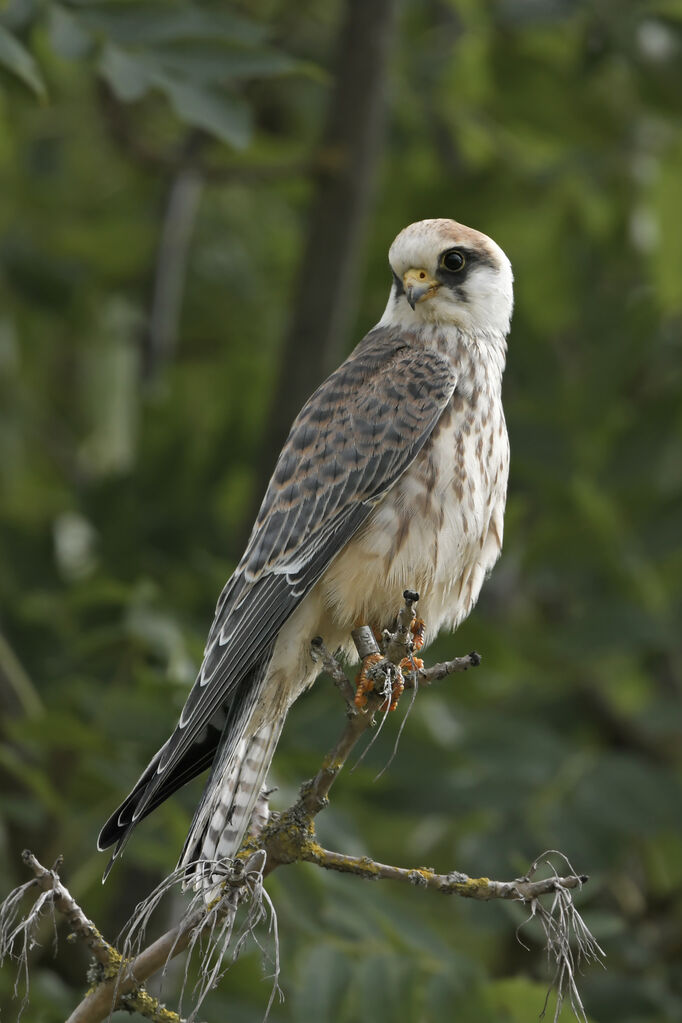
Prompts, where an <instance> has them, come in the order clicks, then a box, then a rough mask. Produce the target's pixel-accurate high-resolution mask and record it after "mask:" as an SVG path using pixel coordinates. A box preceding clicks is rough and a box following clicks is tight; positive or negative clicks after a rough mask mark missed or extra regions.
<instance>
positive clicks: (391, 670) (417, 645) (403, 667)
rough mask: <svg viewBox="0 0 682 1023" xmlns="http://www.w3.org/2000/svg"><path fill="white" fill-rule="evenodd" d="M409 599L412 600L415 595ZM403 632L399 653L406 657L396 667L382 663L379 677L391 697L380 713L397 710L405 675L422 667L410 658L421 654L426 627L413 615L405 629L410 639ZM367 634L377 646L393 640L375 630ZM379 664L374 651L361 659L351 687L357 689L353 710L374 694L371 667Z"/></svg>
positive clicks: (379, 658)
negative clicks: (383, 678)
mask: <svg viewBox="0 0 682 1023" xmlns="http://www.w3.org/2000/svg"><path fill="white" fill-rule="evenodd" d="M413 596H414V597H416V594H414V595H413ZM407 608H408V613H409V611H410V610H411V606H410V605H407ZM404 610H405V609H403V611H404ZM403 629H404V630H405V631H404V632H403V636H404V637H405V638H404V639H403V640H402V646H403V649H406V650H407V651H408V653H407V656H406V657H403V659H402V660H401V661H400V663H399V664H396V663H395V662H393V663H392V664H391V663H390V662H385V667H386V671H384V672H383V674H384V675H386V676H387V677H388V678H390V681H391V696H390V699H389V698H388V696H387V699H386V700H385V701H384V703H383V704H382V705H381V707H380V708H379V711H380V712H382V711H386V710H395V709H396V707H397V706H398V700H399V699H400V697H401V695H402V693H403V690H404V689H405V674H406V673H408V672H409V673H412V672H415V671H419V669H420V668H423V667H424V662H423V661H422V659H421V658H420V657H415V656H414V651H415V650H421V648H422V647H423V646H424V638H425V634H426V625H425V624H424V620H423V619H422V618H417V617H416V615H415V616H414V617H413V618H412V620H411V622H410V624H409V626H408V629H409V633H411V638H410V639H407V637H406V631H407V630H406V629H405V626H403ZM371 631H372V633H373V634H374V636H375V638H376V640H377V645H379V644H382V643H384V644H385V643H386V642H387V641H391V640H394V639H395V638H396V637H395V636H393V635H392V634H391V633H390V632H389V631H388V630H387V631H386V632H385V633H382V632H380V631H379V630H378V629H377V628H372V629H371ZM397 635H398V633H396V636H397ZM381 649H382V650H385V649H386V647H385V646H384V645H382V647H381ZM381 661H385V658H384V656H383V655H382V654H380V653H377V652H376V648H375V651H374V652H372V653H369V654H367V655H366V656H365V657H363V659H362V665H361V667H360V671H359V672H358V674H357V676H356V679H355V684H356V686H357V691H356V693H355V706H356V707H365V706H366V704H367V696H368V694H369V693H371V692H374V691H376V688H377V681H378V678H377V671H376V670H375V665H377V664H379V663H380V662H381Z"/></svg>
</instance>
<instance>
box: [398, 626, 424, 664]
mask: <svg viewBox="0 0 682 1023" xmlns="http://www.w3.org/2000/svg"><path fill="white" fill-rule="evenodd" d="M410 632H411V633H412V650H421V648H422V647H423V646H424V639H425V637H426V623H425V622H424V619H423V618H416V617H415V618H413V619H412V621H411V622H410ZM400 667H401V669H402V671H404V672H412V671H419V669H420V668H423V667H424V662H423V661H422V659H421V657H415V656H414V654H413V653H412V651H410V653H409V655H408V656H407V657H403V659H402V661H401V662H400Z"/></svg>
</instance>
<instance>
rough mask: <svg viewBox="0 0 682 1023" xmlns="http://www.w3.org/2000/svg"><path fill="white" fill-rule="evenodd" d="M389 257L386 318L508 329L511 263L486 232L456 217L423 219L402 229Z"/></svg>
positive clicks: (405, 322) (413, 323)
mask: <svg viewBox="0 0 682 1023" xmlns="http://www.w3.org/2000/svg"><path fill="white" fill-rule="evenodd" d="M388 259H389V262H390V264H391V270H392V271H393V288H392V289H391V295H390V298H389V301H388V305H387V307H386V312H385V313H384V315H383V317H382V320H381V323H382V324H385V325H388V324H389V323H390V324H393V325H400V326H403V327H404V326H408V325H409V326H413V327H414V326H423V325H426V324H442V325H443V326H455V327H458V328H459V329H460V330H462V331H465V332H466V333H470V334H479V333H488V332H491V331H492V332H496V333H501V334H506V333H507V331H508V330H509V322H510V320H511V314H512V307H513V304H514V297H513V291H512V281H513V275H512V269H511V264H510V262H509V260H508V259H507V257H506V256H505V254H504V252H503V251H502V249H501V248H500V247H499V245H497V244H496V243H495V242H494V241H493V240H492V238H488V237H487V235H485V234H481V233H480V231H474V230H473V229H472V228H470V227H464V225H463V224H458V223H457V222H456V221H454V220H420V221H418V222H417V223H416V224H410V226H409V227H406V228H405V230H404V231H401V232H400V234H399V235H398V237H397V238H396V239H395V241H394V242H393V244H392V245H391V248H390V250H389V254H388Z"/></svg>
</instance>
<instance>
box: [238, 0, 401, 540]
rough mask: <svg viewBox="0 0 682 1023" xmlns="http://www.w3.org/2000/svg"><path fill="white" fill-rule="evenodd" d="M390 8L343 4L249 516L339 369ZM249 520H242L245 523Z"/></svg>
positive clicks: (374, 142) (376, 142)
mask: <svg viewBox="0 0 682 1023" xmlns="http://www.w3.org/2000/svg"><path fill="white" fill-rule="evenodd" d="M395 8H396V0H346V4H345V8H344V12H343V24H342V26H341V29H340V34H339V42H338V51H337V58H336V76H335V82H334V87H333V91H332V95H331V99H330V104H329V110H328V113H327V121H326V125H325V128H324V132H323V136H322V141H321V143H320V148H319V151H318V153H317V159H316V160H315V161H314V165H315V166H316V167H318V168H319V170H318V171H317V179H316V182H315V190H314V194H313V198H312V202H311V206H310V214H309V218H308V227H307V237H306V239H305V243H304V248H303V256H302V260H301V264H300V267H299V271H298V279H297V283H296V285H295V297H294V301H293V309H292V313H291V319H290V322H289V326H288V329H287V333H286V338H285V341H284V345H283V349H282V356H281V362H280V367H279V374H278V378H277V382H276V385H275V389H274V392H273V396H272V403H271V410H270V417H269V420H268V425H267V428H266V433H265V436H264V438H263V444H262V449H261V457H260V458H259V459H258V466H259V477H258V479H257V481H256V488H255V492H254V505H255V507H254V509H253V512H254V514H255V509H256V508H257V507H258V505H259V504H260V501H261V499H262V496H263V493H264V491H265V487H266V485H267V481H268V480H269V478H270V474H271V472H272V469H273V466H274V463H275V459H276V458H277V455H278V454H279V451H280V448H281V446H282V444H283V442H284V440H285V438H286V435H287V432H288V430H289V427H290V425H291V421H292V420H293V418H294V416H295V415H296V413H297V412H298V411H299V409H300V407H301V405H302V404H303V403H304V401H305V400H306V399H307V398H308V397H309V395H310V394H311V393H312V392H313V391H314V390H315V388H316V387H317V385H318V384H319V383H320V382H321V381H322V379H323V378H324V377H325V376H326V375H327V374H328V373H329V372H330V371H331V370H332V369H333V368H334V367H335V366H336V365H337V364H338V363H339V362H340V361H341V358H342V356H343V353H344V342H345V339H346V332H347V329H348V324H349V322H350V318H351V316H352V314H353V312H354V308H355V295H356V293H357V292H356V285H357V271H358V264H359V262H360V253H361V250H362V245H363V240H364V235H365V226H366V223H367V213H368V210H369V204H370V199H371V195H372V185H373V182H374V178H375V171H376V167H377V164H378V162H379V157H380V155H381V149H382V142H383V131H382V128H383V120H384V117H383V113H384V93H385V85H386V73H387V65H388V57H389V50H390V42H391V37H392V28H393V21H394V15H395ZM251 521H253V515H251V516H250V517H249V525H250V523H251Z"/></svg>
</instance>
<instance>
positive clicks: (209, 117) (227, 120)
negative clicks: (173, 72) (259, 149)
mask: <svg viewBox="0 0 682 1023" xmlns="http://www.w3.org/2000/svg"><path fill="white" fill-rule="evenodd" d="M156 83H157V84H158V85H160V87H161V88H162V89H163V90H164V91H165V92H166V94H167V95H168V98H169V99H170V101H171V103H172V105H173V107H174V109H175V111H176V113H177V115H178V117H179V118H180V119H181V120H183V121H184V122H185V123H186V124H191V125H194V127H196V128H203V129H204V130H205V131H208V132H210V133H211V134H212V135H216V136H217V137H218V138H220V139H222V140H223V141H224V142H227V143H229V144H230V145H232V146H234V147H235V149H244V148H245V146H247V145H248V143H249V140H250V138H251V132H252V126H251V114H250V111H249V108H248V106H247V105H246V103H245V102H244V101H243V100H241V99H238V98H237V97H234V96H227V95H225V94H220V93H216V92H212V91H210V90H208V89H203V88H201V87H199V86H194V85H189V84H183V83H179V82H176V81H173V80H171V79H170V78H167V77H166V76H163V77H160V76H157V77H156Z"/></svg>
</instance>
